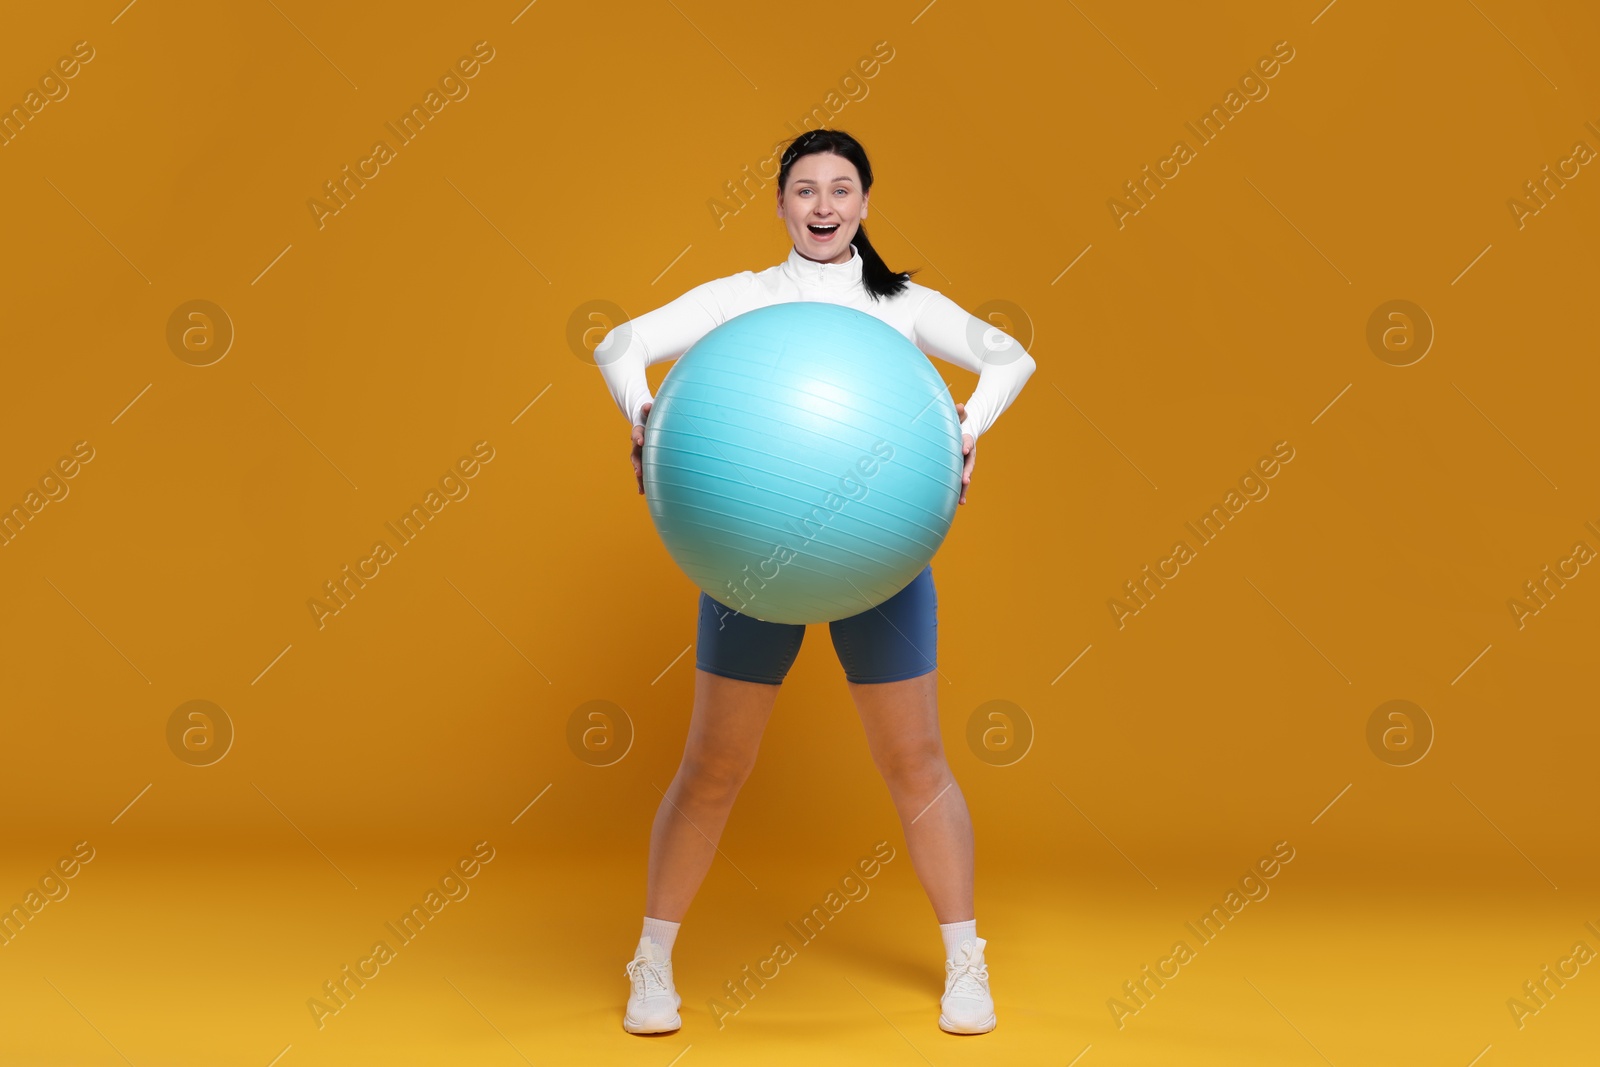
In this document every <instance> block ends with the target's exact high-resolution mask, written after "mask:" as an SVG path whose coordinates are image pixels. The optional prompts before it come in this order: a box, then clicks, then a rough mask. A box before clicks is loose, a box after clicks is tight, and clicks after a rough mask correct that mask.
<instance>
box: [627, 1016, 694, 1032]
mask: <svg viewBox="0 0 1600 1067" xmlns="http://www.w3.org/2000/svg"><path fill="white" fill-rule="evenodd" d="M682 1027H683V1017H682V1016H680V1015H674V1016H673V1017H672V1023H671V1025H666V1024H659V1025H651V1024H649V1023H641V1022H638V1021H636V1020H635V1019H633V1018H632V1017H631V1016H628V1015H624V1016H623V1017H622V1028H623V1029H624V1030H626V1031H628V1033H630V1034H670V1033H672V1032H673V1031H674V1030H679V1029H682Z"/></svg>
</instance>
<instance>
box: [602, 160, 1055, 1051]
mask: <svg viewBox="0 0 1600 1067" xmlns="http://www.w3.org/2000/svg"><path fill="white" fill-rule="evenodd" d="M872 183H873V172H872V166H871V164H870V163H869V162H868V161H867V153H866V150H865V149H864V148H862V146H861V144H860V142H858V141H857V140H856V139H855V138H854V137H852V136H850V135H849V134H848V133H846V132H844V131H843V130H829V129H819V130H809V131H807V132H806V133H803V134H801V135H800V136H799V137H796V138H795V139H794V141H793V142H791V143H790V144H789V146H788V147H787V148H786V149H784V151H783V154H782V163H781V166H780V169H779V171H778V188H777V190H776V191H775V192H776V198H775V203H774V209H775V212H776V214H777V217H778V219H779V220H780V221H781V222H782V223H783V226H784V228H785V230H786V231H787V234H788V238H789V243H790V245H791V247H790V249H789V253H788V256H787V257H786V258H785V259H784V261H783V262H782V263H779V264H778V265H776V266H773V267H769V268H767V269H766V270H763V271H759V272H757V271H749V270H747V271H741V272H740V273H738V274H731V275H728V276H726V277H722V278H714V279H712V280H711V281H708V282H704V283H702V284H700V285H697V286H695V287H694V288H693V289H690V290H689V291H688V292H686V293H684V294H683V295H682V296H680V297H679V298H678V299H676V300H674V301H672V302H671V303H669V304H666V305H665V306H663V307H659V308H656V309H655V310H653V311H649V312H646V313H645V314H643V315H640V316H639V317H638V318H636V319H632V320H630V321H628V322H625V323H622V324H621V325H620V326H617V327H615V328H614V329H612V330H611V331H610V332H608V333H607V334H606V336H605V338H604V339H603V340H602V341H601V343H600V345H599V346H597V347H596V348H595V351H594V356H595V365H596V366H597V367H598V368H599V370H600V373H601V375H602V376H603V377H604V379H605V383H606V387H607V388H608V389H609V390H610V392H611V397H612V399H613V400H614V401H615V402H616V405H617V408H618V409H619V410H620V411H621V412H622V413H623V414H624V415H625V416H627V417H628V419H629V421H630V424H631V426H632V431H633V432H632V434H631V435H630V444H631V446H632V463H633V469H634V478H635V480H636V482H637V483H638V487H639V491H640V492H641V493H644V492H645V483H646V479H645V477H644V470H643V466H644V465H643V456H644V450H645V449H646V448H647V447H648V448H650V449H651V450H652V451H651V452H650V455H651V456H652V461H651V466H652V470H654V469H655V466H656V460H655V458H654V457H655V452H654V451H653V450H654V449H656V448H666V450H667V451H666V452H664V453H663V454H664V455H665V454H670V453H671V448H670V447H669V446H664V445H662V444H660V438H661V436H662V434H661V433H652V434H651V440H652V442H653V443H651V444H649V445H648V446H647V445H646V436H645V421H646V420H647V419H648V418H649V417H650V409H651V407H652V406H653V404H654V397H652V396H651V393H650V388H649V384H648V382H647V380H646V377H645V369H646V367H648V366H649V365H650V364H653V363H657V362H660V361H661V360H666V359H676V358H678V357H679V356H681V355H683V354H684V353H686V352H687V351H688V350H689V349H690V348H691V347H693V346H694V345H695V344H696V343H698V342H699V341H700V339H701V338H703V337H705V336H706V335H707V334H709V333H710V332H711V331H712V330H715V329H717V328H718V327H719V326H722V325H723V324H724V323H727V322H729V320H731V319H733V318H735V317H737V316H740V315H744V314H745V313H746V312H752V311H755V310H757V309H764V308H770V307H772V306H773V305H778V304H788V303H794V302H805V301H810V302H819V301H820V302H827V303H834V304H841V305H844V306H845V307H848V308H852V309H854V310H856V311H860V312H864V313H866V314H867V315H871V316H873V317H875V318H878V319H880V320H882V321H883V322H884V323H887V324H888V325H889V326H891V327H893V328H894V329H896V330H898V331H899V332H900V334H901V335H902V336H904V337H905V338H906V339H907V340H909V341H911V342H912V343H913V344H914V345H916V347H917V348H918V349H920V350H921V351H922V352H923V353H926V354H929V355H932V356H936V357H938V358H940V359H943V360H946V361H948V362H950V363H954V364H956V365H957V366H959V367H962V368H963V369H965V370H969V371H972V372H974V373H976V374H978V376H979V377H978V384H977V387H976V388H975V389H974V390H973V392H972V395H971V397H970V398H969V399H968V400H967V401H966V403H965V404H957V405H955V416H956V418H958V419H960V420H961V421H960V434H959V438H958V437H957V435H955V434H953V433H952V434H950V435H948V436H947V437H946V443H945V444H944V445H942V446H940V447H946V448H949V449H951V454H950V455H949V457H948V459H949V461H950V464H951V467H952V468H954V467H957V466H959V467H960V470H961V479H960V487H961V488H960V497H959V502H960V503H965V502H966V498H967V486H968V483H970V481H971V479H972V471H973V466H974V463H975V462H976V457H977V441H978V438H979V437H980V436H981V435H982V434H983V433H984V432H986V431H987V430H988V429H989V428H990V427H991V426H992V425H993V424H994V422H995V420H996V419H998V418H999V417H1000V415H1001V413H1002V412H1004V411H1005V410H1006V408H1007V407H1009V406H1010V404H1011V402H1012V401H1013V400H1015V399H1016V398H1017V395H1018V394H1019V393H1020V392H1021V391H1022V386H1023V384H1024V383H1025V382H1026V381H1027V380H1028V378H1029V376H1030V375H1032V373H1033V370H1034V360H1033V357H1032V356H1030V355H1029V354H1028V353H1027V352H1026V351H1024V350H1023V347H1022V345H1021V344H1019V343H1018V342H1017V341H1016V339H1015V338H1013V337H1011V336H1010V335H1008V334H1006V333H1005V332H1004V331H1002V330H999V329H996V328H995V327H994V326H993V325H992V324H991V323H989V322H986V321H984V320H982V319H980V318H978V317H977V316H975V315H973V314H971V313H969V312H968V311H966V310H965V309H964V308H962V307H961V306H960V305H959V304H957V303H956V302H955V301H953V300H951V299H950V298H949V297H947V296H945V295H944V294H943V293H940V292H938V291H937V290H934V289H930V288H927V287H926V286H922V285H918V284H917V283H915V282H913V281H912V280H911V272H909V271H894V270H891V269H890V268H889V266H888V265H887V264H886V263H884V261H883V257H882V256H880V255H879V254H878V251H877V249H875V248H874V247H873V246H872V242H871V241H869V240H868V239H867V231H866V226H865V225H864V223H865V220H866V218H867V216H868V214H869V212H870V199H871V192H872ZM816 318H817V319H818V320H819V321H821V320H823V319H825V318H827V316H816ZM873 325H874V326H876V324H873ZM806 340H807V342H808V343H811V344H813V345H826V344H827V343H829V342H828V337H827V335H826V334H825V333H822V332H818V333H817V334H816V335H815V336H811V337H808V338H807V339H806ZM796 347H798V346H796ZM685 369H686V370H688V368H687V367H686V368H685ZM923 369H924V370H926V369H928V368H923ZM676 373H677V372H676V371H674V374H676ZM746 377H747V375H746ZM671 382H672V378H671V376H669V378H668V386H670V385H671ZM733 383H734V384H733V386H732V387H737V386H738V384H739V378H738V377H737V376H735V377H734V378H733ZM936 384H937V386H938V387H940V388H939V389H936V390H935V397H934V399H935V400H938V399H940V398H941V397H943V396H944V395H945V394H944V393H943V391H942V387H943V385H944V383H943V382H942V381H941V382H938V383H936ZM668 386H663V397H664V400H663V403H664V404H665V405H667V407H666V408H665V409H664V414H665V413H666V411H667V410H670V407H671V404H672V396H671V391H670V390H669V389H668ZM931 403H932V402H931V401H930V405H931ZM858 406H859V405H858ZM777 421H778V420H776V419H771V420H769V422H771V423H773V424H775V423H776V422H777ZM912 421H915V419H913V420H912ZM657 425H658V426H660V425H661V424H660V423H658V424H657ZM654 429H655V427H652V430H654ZM768 429H769V430H770V429H772V427H770V426H769V427H768ZM774 436H775V433H774ZM958 439H959V445H958V444H957V440H958ZM886 443H887V442H886ZM901 443H904V444H907V447H908V448H909V443H908V442H901ZM763 447H765V448H768V449H769V450H771V451H781V450H782V445H781V444H769V443H767V442H766V441H764V442H763ZM890 448H892V449H893V448H895V445H894V444H892V443H891V444H890ZM958 448H959V453H958V452H957V451H956V449H958ZM756 451H757V452H759V450H756ZM893 454H894V455H899V454H900V453H899V451H898V449H896V450H895V451H894V452H893ZM928 455H929V456H932V457H934V458H935V459H941V460H942V458H943V457H938V456H937V454H936V453H933V452H929V453H928ZM795 458H796V459H798V460H799V461H801V462H812V463H817V462H821V460H820V459H819V457H817V456H814V455H810V454H803V455H801V456H798V457H795ZM863 458H864V459H867V458H866V457H863ZM880 458H883V457H880ZM757 462H765V461H764V460H762V459H760V458H759V457H758V458H756V459H753V460H752V461H751V463H752V464H753V463H757ZM867 462H868V463H869V466H870V462H871V460H870V459H867ZM751 469H752V470H753V469H754V468H753V467H752V468H751ZM866 469H869V468H862V470H863V473H865V470H866ZM652 484H656V483H655V482H654V481H652ZM681 488H682V487H681V486H673V487H671V490H672V491H678V490H680V489H681ZM653 492H654V491H653ZM660 495H661V499H662V500H666V499H667V498H668V494H667V493H665V492H663V493H661V494H660ZM691 495H692V494H691ZM703 499H704V497H702V504H699V505H697V502H696V501H695V500H693V499H690V500H688V501H687V511H686V513H689V512H692V511H693V509H694V508H695V507H696V506H703ZM650 503H651V505H652V508H655V507H656V505H657V503H658V501H657V500H656V497H655V495H651V496H650ZM861 503H862V504H863V505H864V506H865V507H866V508H867V509H870V508H872V507H873V506H874V505H873V504H872V502H871V501H868V500H863V501H861ZM652 514H655V512H654V511H652ZM827 537H828V534H827V532H826V531H824V532H822V533H820V534H819V535H818V537H817V538H816V543H817V544H819V545H820V544H821V543H822V542H824V541H826V540H827ZM808 544H809V543H808ZM803 547H804V546H803ZM786 565H787V564H786ZM808 565H815V562H814V560H805V561H800V560H797V561H796V562H794V564H793V566H795V567H805V566H808ZM730 606H731V605H730ZM721 607H723V605H721V604H719V603H718V602H717V601H716V600H713V599H712V598H711V597H710V596H708V595H707V594H706V593H705V592H704V591H703V590H702V591H701V593H700V599H699V629H698V635H699V640H698V642H697V644H696V652H695V698H694V709H693V712H692V715H691V718H690V723H689V736H688V739H687V741H686V742H685V745H684V753H683V759H682V761H681V762H680V764H679V766H678V771H677V774H676V775H675V776H674V777H673V780H672V785H671V786H670V787H669V789H668V790H667V792H666V794H665V795H664V796H663V797H662V800H661V803H660V805H659V807H658V808H657V810H656V819H655V825H654V828H653V831H652V834H651V844H650V860H649V867H648V874H647V887H646V893H645V917H644V927H643V930H642V931H641V936H640V938H639V944H638V947H637V949H636V951H635V953H634V957H633V959H632V960H631V961H630V962H629V963H628V964H627V967H626V971H627V974H628V977H629V979H630V980H631V982H632V989H631V991H630V993H629V996H628V1003H627V1007H626V1009H625V1011H624V1013H623V1017H622V1025H623V1029H625V1030H627V1031H628V1032H630V1033H636V1034H651V1033H665V1032H669V1031H672V1030H676V1029H678V1028H679V1027H680V1026H681V1025H682V1019H681V1017H680V1016H679V1014H678V1008H679V1006H680V1005H681V1004H682V998H681V997H680V996H679V995H678V993H677V991H676V989H675V988H674V986H673V977H672V957H671V953H672V945H673V942H674V941H675V940H676V938H677V932H678V927H679V924H680V923H681V921H682V919H683V916H684V914H685V912H687V911H688V908H689V905H690V903H691V901H692V900H693V899H694V895H695V893H696V891H697V890H698V889H699V886H700V883H701V881H702V880H703V879H704V878H705V875H706V871H707V869H708V868H709V866H710V864H711V860H712V857H713V856H714V855H715V851H716V843H717V839H718V837H719V836H720V835H721V833H722V828H723V826H724V825H725V824H726V823H727V820H728V816H729V813H730V811H731V809H732V805H733V801H734V798H735V796H736V795H737V794H738V792H739V789H740V787H741V786H742V784H743V783H744V781H745V779H746V778H747V777H748V776H749V775H750V773H751V771H752V770H753V768H754V764H755V758H756V750H757V748H758V747H759V745H760V741H761V734H762V732H763V730H764V729H765V726H766V722H767V719H768V717H769V716H770V714H771V711H772V708H773V704H774V702H775V700H776V697H777V689H778V687H779V686H780V685H781V684H782V683H783V680H784V678H785V676H786V675H787V673H788V671H789V668H790V666H791V665H792V664H793V662H794V660H795V656H796V653H798V651H799V648H800V643H801V641H802V640H804V637H805V626H804V625H803V624H792V625H790V624H784V623H779V622H768V621H764V620H762V619H758V618H755V617H754V616H751V615H746V614H745V613H743V612H742V611H719V609H720V608H721ZM829 629H830V635H831V636H832V638H833V644H834V650H835V652H837V653H838V655H839V662H840V665H841V667H842V668H843V669H844V673H845V681H846V682H847V683H848V686H849V692H850V696H851V698H852V700H854V702H855V704H856V708H857V710H858V712H859V713H860V716H861V720H862V724H863V726H864V727H865V730H866V736H867V744H868V747H869V749H870V751H871V754H872V757H873V761H874V763H875V764H876V765H877V767H878V769H879V771H880V773H882V774H883V776H884V780H885V783H886V784H887V785H888V788H889V793H890V795H891V797H892V798H893V800H894V804H895V808H896V811H897V812H898V814H899V816H900V823H901V827H902V828H903V830H904V832H905V837H906V846H907V851H908V852H909V853H910V854H911V857H912V864H913V866H914V867H915V868H916V872H917V876H918V878H919V879H920V880H921V881H922V885H923V889H924V890H925V891H926V892H927V894H928V899H929V902H930V903H931V904H932V905H933V912H934V916H935V917H936V918H937V919H938V920H939V934H940V937H941V939H942V940H943V942H944V950H945V991H944V995H943V997H941V999H940V1003H939V1007H940V1012H939V1017H938V1018H939V1026H940V1028H941V1029H944V1030H947V1031H950V1032H952V1033H965V1034H978V1033H986V1032H988V1031H990V1030H993V1029H994V1027H995V1012H994V1001H993V998H992V997H991V996H990V994H989V976H988V969H987V964H986V963H985V961H984V955H983V951H984V945H985V944H986V943H987V942H985V941H984V939H983V938H981V937H979V936H978V935H977V920H976V919H975V918H974V917H973V893H972V886H973V858H972V857H973V841H972V820H971V817H970V815H969V814H968V811H967V805H966V800H965V799H964V798H963V796H962V794H961V790H960V788H959V786H957V784H956V781H955V778H954V776H953V775H952V774H951V772H950V766H949V763H948V762H947V760H946V759H945V754H944V749H943V746H942V745H941V743H940V733H939V711H938V689H937V687H936V686H935V685H934V682H935V679H934V672H935V671H936V670H937V669H938V665H937V663H936V656H935V653H936V646H937V644H938V601H937V597H936V593H935V590H934V583H933V568H932V565H931V564H930V565H929V566H927V567H925V568H924V569H923V570H922V572H921V573H920V574H917V575H915V576H913V577H912V578H911V579H910V581H909V583H908V584H906V585H905V586H904V587H902V588H901V589H899V591H898V592H894V593H893V594H892V595H890V596H889V598H888V599H887V600H885V601H883V602H882V603H881V604H880V605H879V606H878V607H874V608H871V609H869V610H867V611H863V612H861V613H860V614H857V615H851V616H848V617H846V618H844V619H838V620H835V621H834V622H832V623H830V626H829Z"/></svg>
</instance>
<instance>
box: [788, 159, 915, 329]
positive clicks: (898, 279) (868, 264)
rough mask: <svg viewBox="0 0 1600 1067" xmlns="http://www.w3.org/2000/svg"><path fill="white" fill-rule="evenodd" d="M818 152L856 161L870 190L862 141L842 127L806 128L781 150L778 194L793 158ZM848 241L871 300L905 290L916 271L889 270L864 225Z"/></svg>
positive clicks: (865, 188) (864, 191) (869, 166)
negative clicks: (859, 260)
mask: <svg viewBox="0 0 1600 1067" xmlns="http://www.w3.org/2000/svg"><path fill="white" fill-rule="evenodd" d="M817 152H831V153H833V154H834V155H837V156H842V157H844V158H845V159H848V160H849V161H850V162H851V163H854V164H855V168H856V173H857V174H859V175H861V195H862V196H863V197H864V196H866V195H867V193H868V192H870V191H871V190H872V164H871V163H868V162H867V152H866V149H864V148H862V147H861V142H860V141H857V140H856V139H855V138H854V137H851V136H850V135H849V134H848V133H845V132H844V131H843V130H807V131H806V132H805V133H802V134H801V135H800V136H798V137H796V138H795V139H794V140H792V141H790V142H789V144H788V145H787V146H786V147H785V148H784V150H783V157H782V163H781V165H780V166H779V168H778V195H779V196H780V197H781V196H782V195H783V189H784V186H786V185H787V184H788V182H789V170H790V169H791V168H792V167H793V166H794V164H795V160H797V159H799V158H800V157H801V156H809V155H812V154H814V153H817ZM850 243H851V244H852V245H854V246H855V248H856V254H857V255H859V256H860V257H861V284H862V285H864V286H865V287H866V290H867V292H868V293H870V294H872V298H873V299H874V300H881V299H883V298H884V297H886V296H894V295H895V294H897V293H899V292H900V291H901V290H903V289H905V287H906V283H907V282H909V281H910V280H911V276H912V275H913V274H915V273H916V271H914V270H911V271H901V272H896V271H892V270H890V269H889V266H888V264H886V263H884V261H883V257H882V256H880V255H878V250H877V249H875V248H873V247H872V242H871V241H869V240H867V228H866V226H865V225H857V226H856V233H855V236H854V237H852V238H850Z"/></svg>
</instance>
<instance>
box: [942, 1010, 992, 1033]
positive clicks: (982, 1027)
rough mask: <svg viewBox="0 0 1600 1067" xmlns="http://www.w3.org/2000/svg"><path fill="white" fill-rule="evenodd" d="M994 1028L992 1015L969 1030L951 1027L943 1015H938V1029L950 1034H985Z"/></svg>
mask: <svg viewBox="0 0 1600 1067" xmlns="http://www.w3.org/2000/svg"><path fill="white" fill-rule="evenodd" d="M994 1027H995V1017H994V1016H993V1015H990V1016H989V1018H987V1019H985V1020H984V1021H983V1022H982V1023H980V1024H979V1025H977V1026H975V1027H972V1028H970V1029H967V1028H963V1027H958V1026H955V1025H953V1024H952V1023H951V1022H950V1020H949V1019H946V1018H945V1017H944V1014H943V1013H940V1015H939V1029H941V1030H943V1031H945V1032H946V1033H950V1034H987V1033H988V1032H989V1031H990V1030H993V1029H994Z"/></svg>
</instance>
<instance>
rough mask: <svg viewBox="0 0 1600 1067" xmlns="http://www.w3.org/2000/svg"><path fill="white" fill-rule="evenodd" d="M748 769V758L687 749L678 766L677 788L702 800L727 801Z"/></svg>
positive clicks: (688, 796) (748, 772) (732, 795)
mask: <svg viewBox="0 0 1600 1067" xmlns="http://www.w3.org/2000/svg"><path fill="white" fill-rule="evenodd" d="M751 770H752V763H751V761H749V760H743V759H738V758H735V757H729V756H712V755H697V754H693V753H691V754H688V755H685V756H684V758H683V763H682V765H681V766H680V767H679V768H678V792H679V794H680V795H682V796H685V797H687V798H689V799H690V800H695V801H700V802H703V803H718V802H723V801H730V800H732V799H733V798H734V796H736V795H737V794H738V792H739V788H740V787H741V786H743V785H744V782H745V779H746V778H748V777H750V771H751Z"/></svg>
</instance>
